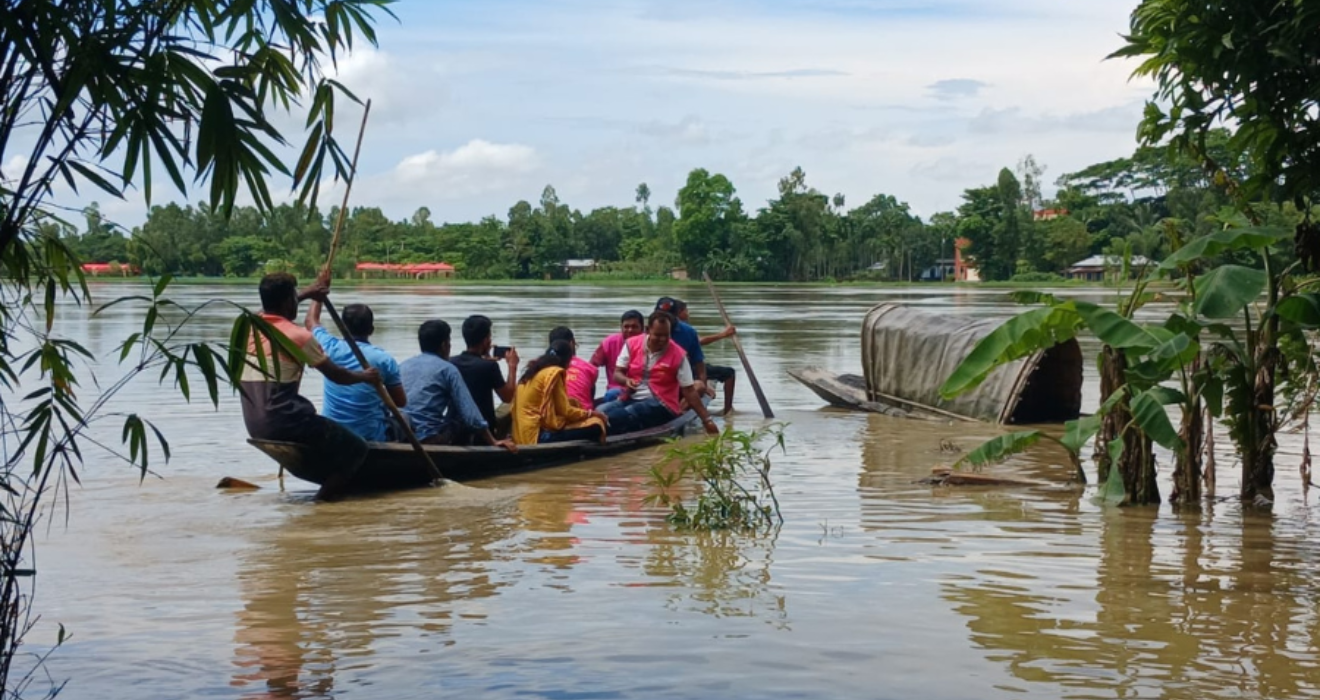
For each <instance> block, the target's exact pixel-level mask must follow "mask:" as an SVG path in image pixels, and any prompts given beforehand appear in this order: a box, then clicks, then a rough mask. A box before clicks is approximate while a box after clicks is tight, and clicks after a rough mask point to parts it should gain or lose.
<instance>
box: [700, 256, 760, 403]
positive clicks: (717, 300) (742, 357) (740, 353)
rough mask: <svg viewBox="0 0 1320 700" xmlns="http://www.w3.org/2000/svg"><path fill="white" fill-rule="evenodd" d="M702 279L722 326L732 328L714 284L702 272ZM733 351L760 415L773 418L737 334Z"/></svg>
mask: <svg viewBox="0 0 1320 700" xmlns="http://www.w3.org/2000/svg"><path fill="white" fill-rule="evenodd" d="M701 277H702V279H704V280H706V287H707V288H708V289H710V296H711V298H712V299H714V300H715V307H716V308H718V309H719V310H720V317H721V318H723V319H724V325H726V326H732V325H733V321H730V320H729V312H728V311H725V310H724V302H722V301H720V295H719V293H718V292H716V291H715V283H714V282H711V281H710V275H709V274H707V273H705V272H702V273H701ZM732 337H733V349H735V350H737V351H738V359H740V360H742V366H743V371H745V372H747V381H749V382H751V383H752V391H753V392H755V393H756V402H757V403H759V404H761V414H762V415H764V416H765V417H766V418H774V417H775V412H774V411H771V410H770V402H769V401H766V400H765V392H763V391H761V383H760V382H758V381H756V373H755V372H753V371H752V363H751V362H750V361H749V360H748V359H747V353H745V352H743V347H742V343H741V342H739V341H738V334H737V333H734V334H733V336H732Z"/></svg>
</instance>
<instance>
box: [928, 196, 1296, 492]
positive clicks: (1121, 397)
mask: <svg viewBox="0 0 1320 700" xmlns="http://www.w3.org/2000/svg"><path fill="white" fill-rule="evenodd" d="M1223 224H1224V228H1223V229H1222V230H1220V231H1217V232H1215V233H1212V234H1210V235H1207V236H1204V237H1202V238H1198V239H1196V240H1193V241H1191V242H1188V243H1186V244H1185V245H1184V244H1182V241H1180V240H1179V239H1178V237H1177V235H1176V231H1173V230H1170V231H1168V233H1169V234H1170V235H1169V239H1170V247H1171V248H1173V249H1174V253H1173V254H1172V255H1170V256H1169V257H1168V258H1167V259H1166V260H1165V261H1164V262H1163V263H1162V264H1161V265H1160V267H1159V268H1158V270H1156V271H1155V274H1157V275H1158V276H1159V277H1162V278H1165V279H1167V280H1169V281H1171V282H1172V283H1173V285H1174V286H1175V288H1176V289H1178V290H1179V291H1180V292H1181V294H1179V295H1178V296H1177V299H1176V305H1175V308H1174V310H1173V311H1172V312H1171V313H1170V314H1168V316H1167V317H1165V319H1164V320H1163V321H1162V322H1160V323H1156V324H1141V323H1137V322H1135V321H1134V320H1133V316H1134V313H1135V311H1136V310H1137V309H1138V308H1140V307H1141V306H1142V305H1144V304H1146V303H1149V301H1152V300H1154V299H1156V298H1158V295H1155V294H1152V293H1150V292H1149V291H1148V284H1147V280H1148V279H1149V276H1148V275H1147V274H1146V272H1145V271H1143V273H1142V274H1141V275H1139V276H1138V281H1137V283H1136V286H1135V287H1134V289H1133V290H1132V292H1131V293H1130V294H1127V295H1121V296H1120V299H1119V301H1118V304H1117V308H1116V310H1109V309H1105V308H1102V307H1100V306H1099V305H1096V304H1091V303H1087V302H1081V301H1076V300H1065V299H1058V298H1055V297H1053V296H1051V295H1047V294H1038V293H1015V294H1014V295H1013V296H1014V298H1015V299H1016V300H1017V301H1019V302H1024V303H1032V304H1039V305H1041V307H1042V308H1038V309H1033V310H1031V311H1028V312H1025V313H1023V314H1020V315H1018V316H1016V317H1014V318H1012V319H1009V320H1008V321H1007V322H1005V323H1004V324H1003V325H1002V326H1001V327H1000V328H999V329H996V331H994V332H993V333H991V334H990V335H988V336H986V338H984V339H983V340H982V342H981V343H979V344H978V345H977V347H976V348H975V349H974V350H973V351H972V353H971V354H970V355H968V357H967V358H966V360H964V362H963V363H962V365H960V366H959V367H958V368H957V369H956V370H955V371H954V373H953V375H951V376H950V377H949V380H948V381H947V382H946V383H945V385H944V387H943V388H942V393H944V395H946V396H955V395H957V394H959V393H961V392H963V391H967V390H970V389H971V388H974V387H975V386H976V385H977V384H979V383H980V382H981V381H983V380H984V379H985V377H986V376H987V375H988V374H989V373H990V372H991V371H993V370H994V369H995V368H996V367H998V366H1000V365H1002V364H1004V363H1007V362H1011V361H1013V360H1016V359H1019V358H1021V357H1025V356H1027V355H1030V354H1031V353H1034V352H1037V351H1039V350H1043V349H1045V348H1048V347H1050V346H1051V345H1053V344H1054V343H1058V342H1063V341H1065V340H1069V339H1071V338H1073V337H1076V336H1077V335H1078V334H1079V333H1082V332H1089V333H1091V334H1093V335H1094V336H1095V337H1096V338H1097V339H1099V340H1100V341H1101V343H1102V345H1103V347H1102V350H1101V353H1100V371H1101V377H1102V383H1101V397H1102V402H1103V404H1102V406H1101V410H1100V411H1097V413H1096V414H1095V415H1093V416H1088V417H1086V418H1082V419H1079V420H1077V421H1071V422H1069V423H1068V424H1066V425H1065V428H1064V431H1065V432H1064V438H1058V439H1056V438H1052V437H1050V436H1048V435H1045V434H1040V433H1039V432H1038V431H1023V432H1019V433H1013V434H1010V435H1005V436H1001V437H1000V438H996V439H995V440H992V441H990V442H989V443H987V444H985V445H983V446H982V447H981V448H978V449H977V450H974V451H973V452H972V453H970V454H969V455H968V456H967V457H966V458H964V461H965V462H966V463H970V464H973V465H976V464H980V463H984V462H986V461H991V460H994V459H1002V458H1005V457H1007V456H1009V455H1011V454H1015V453H1017V452H1021V451H1023V450H1025V449H1028V448H1029V447H1031V446H1032V445H1035V444H1037V443H1038V442H1040V440H1042V439H1048V440H1051V441H1054V442H1058V443H1059V444H1061V445H1062V446H1063V447H1064V448H1065V450H1067V451H1068V453H1069V454H1070V456H1071V458H1072V460H1073V464H1074V466H1075V468H1078V469H1080V457H1079V453H1080V450H1081V449H1082V446H1083V445H1084V444H1085V443H1086V442H1087V441H1088V440H1090V439H1091V438H1093V437H1094V438H1097V439H1096V441H1095V442H1096V458H1097V466H1098V471H1099V477H1100V481H1101V482H1107V481H1109V480H1108V479H1107V476H1108V470H1109V469H1110V468H1111V467H1115V466H1116V467H1117V468H1118V469H1119V470H1120V471H1121V472H1122V474H1121V476H1122V483H1123V490H1124V498H1123V500H1124V501H1125V502H1126V503H1130V504H1142V503H1154V502H1158V500H1159V494H1158V490H1157V488H1156V485H1155V479H1154V474H1155V471H1154V457H1153V452H1152V450H1151V445H1152V444H1154V445H1159V446H1161V447H1164V448H1165V449H1167V450H1169V451H1170V452H1172V453H1173V455H1174V460H1175V469H1174V492H1173V494H1172V496H1171V500H1174V501H1177V502H1183V503H1190V502H1195V501H1197V500H1199V498H1200V496H1201V484H1202V481H1203V474H1202V457H1203V454H1204V453H1205V450H1206V449H1207V445H1208V444H1211V442H1212V438H1213V430H1214V421H1215V419H1220V420H1222V421H1223V423H1225V424H1226V425H1227V427H1228V432H1229V436H1230V438H1231V440H1232V442H1233V445H1234V448H1235V450H1236V452H1237V454H1238V457H1239V458H1240V459H1241V461H1242V464H1243V477H1242V491H1241V494H1240V495H1241V497H1242V498H1243V499H1244V500H1247V501H1256V502H1267V501H1269V500H1271V499H1272V498H1273V492H1272V485H1271V484H1272V480H1273V455H1274V448H1275V440H1274V436H1275V434H1276V433H1277V431H1278V430H1279V429H1280V427H1281V424H1282V421H1283V418H1282V417H1281V416H1287V415H1303V416H1304V415H1306V413H1307V412H1308V411H1309V409H1310V407H1311V406H1312V405H1313V403H1314V401H1315V399H1316V394H1317V391H1316V387H1317V385H1318V384H1320V382H1317V370H1316V363H1315V362H1314V361H1313V360H1311V353H1310V350H1311V338H1310V336H1309V335H1308V331H1312V330H1315V329H1320V293H1317V292H1315V291H1309V290H1312V289H1314V288H1315V287H1316V286H1318V285H1320V281H1316V280H1305V281H1298V280H1296V279H1295V278H1294V277H1293V276H1292V273H1293V271H1294V269H1295V265H1289V266H1285V267H1283V268H1282V269H1276V268H1277V267H1278V266H1277V263H1276V260H1277V259H1278V258H1280V257H1282V256H1281V255H1279V254H1278V252H1277V251H1276V252H1275V253H1274V254H1272V249H1273V248H1276V247H1277V246H1279V245H1280V244H1281V243H1282V242H1283V241H1285V240H1286V239H1288V238H1289V233H1288V232H1287V231H1284V230H1282V229H1273V228H1266V227H1254V226H1249V225H1245V224H1246V222H1245V220H1243V219H1241V218H1239V217H1234V216H1226V217H1225V218H1224V220H1223ZM1244 257H1245V258H1255V259H1257V260H1259V262H1260V267H1251V266H1248V265H1243V264H1238V263H1236V262H1234V263H1229V264H1222V265H1219V266H1217V267H1212V265H1214V263H1215V262H1217V261H1220V260H1223V259H1225V258H1244ZM1203 269H1208V271H1207V272H1205V273H1204V274H1199V273H1200V271H1201V270H1203ZM1280 370H1282V371H1283V372H1284V375H1283V376H1284V386H1283V388H1284V389H1285V395H1287V396H1288V397H1289V398H1290V403H1291V406H1290V407H1289V410H1288V411H1286V412H1282V413H1281V412H1280V411H1278V410H1276V407H1275V390H1276V386H1275V376H1276V372H1277V371H1280ZM1169 406H1176V407H1177V408H1178V414H1179V416H1180V423H1179V425H1178V426H1177V427H1175V426H1174V424H1173V422H1172V421H1171V420H1170V418H1169V413H1168V410H1167V409H1168V407H1169ZM1097 436H1098V437H1097ZM1116 451H1117V452H1116ZM1204 476H1205V477H1207V478H1206V479H1205V481H1206V482H1207V483H1211V484H1212V483H1213V481H1212V479H1213V474H1212V473H1207V474H1205V475H1204Z"/></svg>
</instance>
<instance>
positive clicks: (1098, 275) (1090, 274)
mask: <svg viewBox="0 0 1320 700" xmlns="http://www.w3.org/2000/svg"><path fill="white" fill-rule="evenodd" d="M1149 264H1150V259H1148V258H1146V257H1145V256H1143V255H1133V256H1132V261H1131V265H1132V267H1133V268H1134V269H1135V268H1139V267H1142V266H1145V265H1149ZM1122 267H1123V258H1122V257H1120V256H1118V255H1092V256H1091V257H1089V258H1087V259H1085V260H1078V261H1077V262H1075V263H1073V265H1072V267H1070V268H1068V269H1067V270H1066V271H1065V274H1066V276H1067V277H1068V279H1073V280H1084V281H1087V282H1104V281H1105V280H1107V279H1109V278H1110V277H1114V276H1117V275H1118V271H1119V269H1121V268H1122Z"/></svg>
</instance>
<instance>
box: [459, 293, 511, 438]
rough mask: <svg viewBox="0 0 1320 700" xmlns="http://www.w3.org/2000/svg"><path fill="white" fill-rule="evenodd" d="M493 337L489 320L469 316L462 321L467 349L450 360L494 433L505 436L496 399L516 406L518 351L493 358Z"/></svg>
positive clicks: (506, 352)
mask: <svg viewBox="0 0 1320 700" xmlns="http://www.w3.org/2000/svg"><path fill="white" fill-rule="evenodd" d="M491 337H492V336H491V323H490V319H489V318H487V317H485V316H480V315H473V316H468V317H467V318H466V319H464V321H463V342H464V343H466V344H467V349H466V350H464V351H463V352H461V353H459V354H458V355H455V356H454V357H453V358H452V359H451V360H450V361H451V362H453V363H454V366H455V367H457V368H458V373H459V374H460V375H462V376H463V383H464V384H465V385H467V389H468V393H469V394H471V396H472V400H473V401H474V402H476V404H477V410H479V411H481V417H482V418H484V419H485V420H486V423H487V424H488V425H490V427H491V432H493V433H495V434H497V435H503V434H504V431H503V430H501V427H502V426H501V425H500V423H499V421H498V419H497V417H496V413H495V397H496V396H498V397H500V401H503V402H505V403H508V404H511V403H513V393H514V391H515V389H516V388H517V386H518V350H517V349H515V348H507V349H506V350H505V354H504V356H503V357H492V356H491V348H493V347H494V345H493V343H492V342H491ZM501 359H502V360H504V363H505V364H506V365H507V369H508V372H509V375H508V377H507V378H506V377H505V376H504V374H503V373H502V372H500V364H499V361H500V360H501ZM503 427H507V425H505V426H503Z"/></svg>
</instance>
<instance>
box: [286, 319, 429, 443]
mask: <svg viewBox="0 0 1320 700" xmlns="http://www.w3.org/2000/svg"><path fill="white" fill-rule="evenodd" d="M343 321H344V327H345V328H347V329H348V332H349V333H351V334H352V335H353V340H356V341H357V345H358V349H359V350H361V351H362V356H363V357H365V358H366V359H367V364H368V365H371V366H372V367H375V368H376V370H377V371H378V372H380V380H381V382H382V383H384V384H385V388H386V389H387V390H389V392H390V398H391V399H393V400H394V405H395V406H398V407H399V408H403V407H404V405H406V404H407V403H408V396H407V394H405V393H404V392H403V381H402V380H401V379H399V363H397V362H395V361H394V358H393V357H390V354H389V353H387V352H385V351H384V350H382V349H380V348H378V347H376V346H375V345H372V344H371V343H370V342H368V340H369V339H370V338H371V334H372V333H375V332H376V326H375V318H374V316H373V315H372V313H371V308H370V307H369V306H367V305H366V304H349V305H348V306H345V307H344V314H343ZM303 325H304V326H306V327H307V330H309V331H311V332H312V337H313V338H316V342H318V343H320V344H321V347H322V348H323V349H324V350H325V355H326V357H329V358H330V360H331V361H332V362H334V363H335V364H337V365H339V366H340V367H343V368H344V369H362V365H361V363H359V362H358V361H357V357H356V356H354V355H353V349H352V348H351V347H349V345H348V341H346V340H341V339H339V338H336V337H335V336H333V335H331V334H330V331H327V330H326V329H325V328H324V327H323V326H321V302H319V301H313V302H312V306H311V308H309V309H308V310H307V318H306V319H305V320H304V321H303ZM323 391H324V394H323V398H322V400H321V415H323V416H325V417H326V418H329V419H330V420H332V421H334V422H336V423H338V424H340V425H342V426H344V427H345V428H348V429H349V430H352V431H353V432H354V433H357V435H358V437H361V438H362V439H363V440H366V441H367V442H385V441H387V440H389V439H390V427H391V420H390V418H391V417H390V415H389V413H388V411H387V409H386V408H385V404H384V403H383V402H381V400H380V396H379V395H378V394H377V393H376V388H375V387H374V386H371V385H369V384H354V385H352V386H344V385H342V384H336V383H335V382H333V381H331V380H330V378H329V377H327V378H326V380H325V389H324V390H323Z"/></svg>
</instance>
